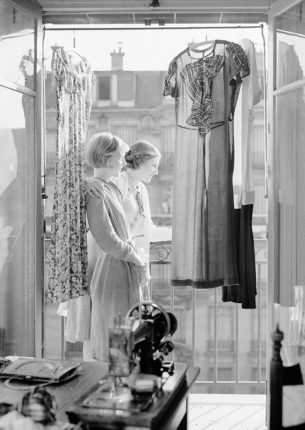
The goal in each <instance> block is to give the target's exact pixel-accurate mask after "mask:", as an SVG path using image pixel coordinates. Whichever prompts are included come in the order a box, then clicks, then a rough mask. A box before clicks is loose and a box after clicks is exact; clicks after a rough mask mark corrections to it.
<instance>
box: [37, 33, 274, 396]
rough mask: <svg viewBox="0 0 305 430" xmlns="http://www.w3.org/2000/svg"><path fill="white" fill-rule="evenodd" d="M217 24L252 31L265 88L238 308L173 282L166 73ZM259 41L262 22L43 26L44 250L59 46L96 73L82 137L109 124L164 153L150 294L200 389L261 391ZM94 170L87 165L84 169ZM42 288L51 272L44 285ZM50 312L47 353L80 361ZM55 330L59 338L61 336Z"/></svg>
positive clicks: (171, 118)
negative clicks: (195, 369)
mask: <svg viewBox="0 0 305 430" xmlns="http://www.w3.org/2000/svg"><path fill="white" fill-rule="evenodd" d="M220 31H221V34H222V36H221V37H222V38H223V39H226V40H230V41H234V42H236V43H238V41H239V40H241V39H242V38H248V39H250V40H252V41H253V42H254V44H255V48H256V54H257V66H258V74H259V82H260V86H261V89H262V94H263V95H262V98H261V100H260V102H259V103H258V104H257V105H256V106H255V121H254V123H255V132H254V143H253V166H252V167H253V178H254V187H255V193H256V203H255V206H254V217H253V231H254V237H255V251H256V272H257V273H256V274H257V281H258V282H257V289H258V296H257V306H256V309H241V307H240V306H239V305H236V304H235V303H234V304H233V303H229V302H227V303H223V302H222V298H221V291H220V290H219V289H212V290H194V289H193V288H191V287H187V286H184V287H180V286H179V287H173V286H171V284H170V258H171V240H170V237H171V235H170V230H171V208H172V202H171V199H172V187H173V162H174V157H175V109H174V101H173V99H167V98H164V97H163V96H162V88H163V85H164V76H165V73H166V70H167V68H168V65H169V63H170V61H171V60H172V59H173V58H174V57H175V56H176V55H177V54H178V53H179V52H180V51H182V50H183V49H184V48H185V47H186V46H187V45H188V43H189V42H198V41H202V40H213V39H215V38H218V37H219V32H220ZM263 36H264V37H263ZM265 38H266V27H265V26H260V25H259V26H246V25H245V26H242V25H239V26H230V25H229V26H210V27H209V26H180V27H179V28H177V26H173V27H172V28H167V27H166V28H162V27H160V26H157V27H151V28H149V27H145V26H141V27H139V28H135V26H130V27H129V28H127V27H126V28H124V29H122V28H121V27H115V26H111V28H107V27H103V28H102V29H91V30H88V29H86V28H83V29H80V28H78V29H75V28H67V27H65V28H64V29H63V28H60V27H57V28H56V29H55V28H54V26H52V27H51V28H48V26H46V28H45V36H44V57H45V58H46V62H45V78H46V79H45V92H46V139H45V148H46V157H45V160H46V164H45V173H46V175H45V190H46V194H47V195H48V199H47V200H46V211H45V221H46V239H45V245H46V246H45V248H46V249H45V256H47V249H48V239H49V237H48V235H49V231H50V220H51V215H52V196H53V191H54V177H55V176H54V168H55V142H56V100H55V81H54V77H53V76H52V72H51V67H50V61H51V56H52V46H55V45H57V46H64V47H65V49H67V50H71V49H72V50H74V51H77V52H78V53H79V54H80V55H82V56H85V57H86V58H87V59H88V61H89V62H90V64H91V65H92V67H93V69H94V71H95V77H96V80H95V85H94V87H93V104H92V111H91V117H90V121H89V126H88V131H87V138H89V137H90V136H91V135H92V134H93V133H94V132H96V131H99V130H105V129H110V130H111V131H112V132H113V133H114V134H117V135H119V136H120V137H122V138H123V139H124V140H125V141H126V142H127V143H128V144H131V143H132V142H134V141H136V140H138V139H145V140H149V141H151V142H152V143H153V144H155V145H156V146H157V147H158V148H159V150H160V151H161V153H162V159H161V164H160V169H159V175H158V176H157V177H155V179H154V180H153V182H152V183H151V184H150V185H149V188H148V191H149V196H150V205H151V210H152V217H153V221H154V223H155V224H156V225H158V226H160V227H162V228H163V233H164V236H162V237H160V238H159V241H157V242H156V243H153V244H152V246H151V261H152V263H151V272H152V289H153V300H154V301H155V302H156V303H159V304H160V305H161V306H163V307H164V308H165V309H167V310H170V311H172V312H174V314H175V315H176V317H177V319H178V330H177V332H176V333H175V338H174V342H175V359H177V360H178V361H184V362H186V363H188V364H194V365H196V366H199V367H200V368H201V373H200V380H198V381H197V384H196V387H197V389H198V392H221V393H264V392H265V381H266V342H267V338H266V333H267V325H266V324H267V317H266V309H267V296H268V293H267V253H266V250H267V239H266V225H267V206H266V200H265V155H264V151H265V129H264V119H265V99H264V95H265V79H264V77H265V58H264V53H265V51H266V46H265V45H264V40H265ZM93 40H94V44H93V43H92V41H93ZM165 41H166V43H165ZM97 46H98V47H99V48H96V47H97ZM76 61H77V59H76ZM90 173H91V172H90V171H89V170H87V174H88V175H90ZM160 250H161V253H160ZM182 252H183V251H182ZM160 255H161V258H160V257H159V256H160ZM47 265H48V261H47V259H46V261H45V273H46V274H47V273H48V270H47V269H48V268H47ZM46 285H47V279H46V282H45V288H46ZM45 297H46V291H45ZM56 310H57V305H54V304H51V303H49V302H48V301H47V299H46V300H45V323H44V355H45V356H46V357H49V358H51V357H57V358H58V357H65V358H69V359H73V358H79V357H80V356H81V355H82V351H81V345H80V344H78V343H76V344H69V343H67V342H64V335H63V333H64V320H63V319H62V318H61V317H60V316H59V315H57V314H56ZM245 327H246V328H247V329H245ZM59 334H60V338H61V341H58V339H59ZM245 334H246V336H245ZM250 358H251V359H250Z"/></svg>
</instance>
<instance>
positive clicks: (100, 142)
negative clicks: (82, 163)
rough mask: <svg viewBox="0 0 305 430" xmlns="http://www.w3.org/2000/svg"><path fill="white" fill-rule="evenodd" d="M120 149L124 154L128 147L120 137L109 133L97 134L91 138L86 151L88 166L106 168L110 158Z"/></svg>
mask: <svg viewBox="0 0 305 430" xmlns="http://www.w3.org/2000/svg"><path fill="white" fill-rule="evenodd" d="M119 149H121V151H122V153H124V152H125V151H126V150H127V149H128V146H127V144H126V143H125V142H124V141H123V140H122V139H120V138H119V137H118V136H114V135H113V134H112V133H110V132H109V131H107V132H101V133H96V134H94V135H93V136H92V137H91V139H90V140H89V142H88V144H87V146H86V149H85V156H86V161H87V164H89V166H91V167H93V168H99V167H106V166H107V162H108V159H109V157H111V156H112V155H113V154H115V153H116V152H117V151H118V150H119Z"/></svg>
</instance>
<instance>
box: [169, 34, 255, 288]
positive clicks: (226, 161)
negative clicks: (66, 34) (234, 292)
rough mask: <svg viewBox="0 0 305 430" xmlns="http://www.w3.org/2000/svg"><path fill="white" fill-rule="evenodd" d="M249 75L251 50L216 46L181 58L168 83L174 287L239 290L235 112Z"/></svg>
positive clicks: (224, 44) (171, 68) (228, 44)
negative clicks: (172, 128) (172, 130)
mask: <svg viewBox="0 0 305 430" xmlns="http://www.w3.org/2000/svg"><path fill="white" fill-rule="evenodd" d="M248 74H249V66H248V62H247V57H246V55H245V53H244V51H243V49H242V48H241V47H240V46H239V45H237V44H235V43H231V42H226V41H217V40H216V41H214V42H213V44H212V47H211V49H209V53H208V54H207V53H206V52H202V53H200V56H197V58H194V57H193V56H192V54H191V52H190V51H189V49H186V50H184V51H182V52H181V53H180V54H178V55H177V56H176V57H175V58H174V59H173V61H172V62H171V64H170V65H169V70H168V73H167V75H166V78H165V85H164V92H163V94H164V95H170V96H172V97H174V98H175V107H176V125H177V129H176V147H175V166H174V193H173V220H172V224H173V259H172V265H171V269H172V283H173V285H192V286H194V287H198V288H211V287H216V286H221V285H235V284H238V283H239V273H238V261H237V258H238V256H237V249H236V245H235V240H234V238H235V226H234V205H233V186H232V173H233V157H234V152H233V142H234V140H233V127H232V119H233V114H234V108H235V104H236V101H237V97H238V92H239V88H240V84H241V82H242V78H243V77H244V76H246V75H248Z"/></svg>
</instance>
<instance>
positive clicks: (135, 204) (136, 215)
mask: <svg viewBox="0 0 305 430" xmlns="http://www.w3.org/2000/svg"><path fill="white" fill-rule="evenodd" d="M111 181H112V182H113V183H114V184H116V185H117V187H118V188H119V189H120V191H121V193H122V196H123V208H124V211H125V214H126V217H127V220H128V223H129V227H130V232H131V236H132V239H133V241H134V242H135V244H136V246H137V250H138V252H139V253H140V255H141V257H142V258H143V259H144V261H145V262H146V263H147V264H149V253H150V239H151V237H152V235H153V232H154V231H155V229H156V227H155V225H154V224H153V222H152V219H151V212H150V204H149V196H148V192H147V188H146V186H145V185H144V184H143V183H142V182H139V183H138V185H137V190H136V192H137V193H138V194H139V200H140V201H141V204H140V205H139V201H138V200H137V199H136V198H135V196H134V195H133V194H132V193H131V192H130V190H129V186H128V175H127V173H126V172H122V173H121V175H120V177H118V178H112V179H111ZM140 298H141V299H143V300H150V299H151V291H150V286H149V285H148V284H147V285H145V286H143V287H142V288H141V291H140Z"/></svg>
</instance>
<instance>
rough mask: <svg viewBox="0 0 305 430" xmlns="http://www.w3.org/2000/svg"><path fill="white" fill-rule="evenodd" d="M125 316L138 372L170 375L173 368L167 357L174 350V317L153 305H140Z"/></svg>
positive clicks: (175, 327)
mask: <svg viewBox="0 0 305 430" xmlns="http://www.w3.org/2000/svg"><path fill="white" fill-rule="evenodd" d="M127 317H128V318H131V319H133V320H134V322H133V327H132V332H131V335H132V340H131V342H132V359H133V360H134V361H136V360H137V357H138V358H139V362H140V373H145V374H154V375H157V376H161V375H162V373H163V372H167V373H168V374H172V373H173V371H174V365H173V362H172V361H168V355H169V353H170V352H172V351H173V349H174V344H173V342H172V341H171V336H172V335H173V334H174V333H175V331H176V329H177V320H176V317H175V316H174V315H173V314H172V313H171V312H167V311H165V310H164V309H163V308H162V307H161V306H160V305H156V304H154V303H141V304H139V305H137V306H134V307H133V308H131V309H130V310H129V311H128V313H127Z"/></svg>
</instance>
